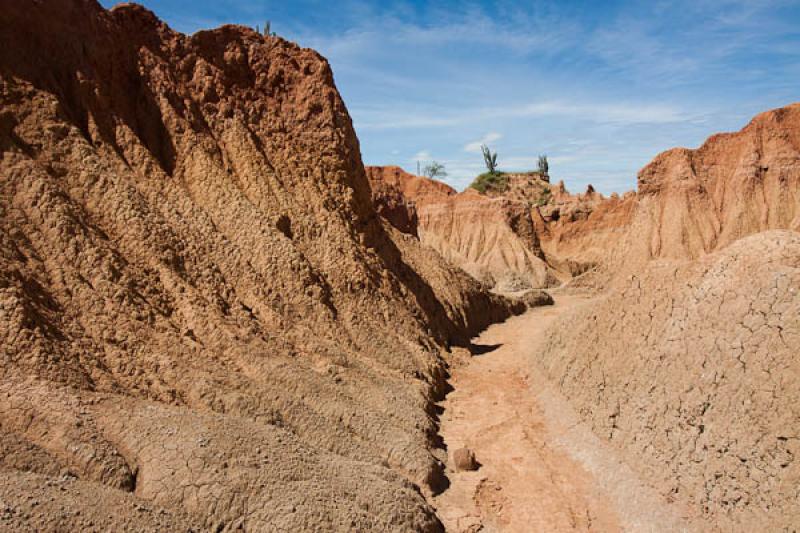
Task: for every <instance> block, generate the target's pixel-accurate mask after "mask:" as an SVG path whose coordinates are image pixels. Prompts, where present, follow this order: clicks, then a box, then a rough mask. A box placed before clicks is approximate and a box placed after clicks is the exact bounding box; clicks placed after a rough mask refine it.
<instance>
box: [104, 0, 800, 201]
mask: <svg viewBox="0 0 800 533" xmlns="http://www.w3.org/2000/svg"><path fill="white" fill-rule="evenodd" d="M101 3H103V5H105V6H106V7H110V6H111V5H113V4H114V3H115V2H109V1H107V0H103V1H102V2H101ZM140 3H142V4H144V5H146V6H147V7H149V8H150V9H152V10H153V11H155V12H156V14H158V15H159V16H160V17H161V18H162V19H164V20H166V21H167V23H169V24H170V26H172V27H173V28H175V29H176V30H179V31H182V32H184V33H192V32H194V31H196V30H198V29H202V28H210V27H216V26H218V25H220V24H224V23H236V24H247V25H250V26H255V25H256V24H259V25H261V26H263V23H264V21H265V20H267V19H269V20H270V21H271V23H272V28H273V30H274V31H276V32H277V33H278V34H279V35H281V36H283V37H286V38H288V39H291V40H294V41H297V42H298V43H300V44H301V45H303V46H308V47H312V48H315V49H317V50H319V51H320V52H321V53H322V54H323V55H324V56H326V57H327V58H328V60H329V61H330V63H331V65H332V67H333V72H334V76H335V79H336V83H337V86H338V87H339V90H340V92H341V93H342V96H343V97H344V100H345V102H346V103H347V106H348V109H349V110H350V114H351V115H352V117H353V121H354V123H355V127H356V131H357V133H358V136H359V139H360V141H361V150H362V154H363V157H364V162H365V163H366V164H375V165H377V164H396V165H400V166H402V167H404V168H406V169H407V170H409V171H415V169H416V161H417V160H420V161H422V162H423V164H424V163H425V162H426V161H429V160H431V159H435V160H437V161H440V162H442V163H444V164H445V166H446V168H447V170H448V172H449V176H448V178H447V179H446V181H448V182H449V183H450V184H451V185H453V186H455V187H456V188H459V189H461V188H463V187H465V186H467V185H468V184H469V182H470V181H471V179H472V177H474V176H475V175H476V174H478V173H480V172H481V171H483V170H484V169H483V163H482V159H481V155H480V150H479V149H478V146H479V145H480V143H481V142H486V143H487V144H489V146H490V147H492V148H493V149H494V150H496V151H497V152H498V153H499V156H498V162H499V167H500V169H501V170H524V169H532V168H534V167H535V164H536V158H537V156H538V155H539V154H540V153H545V154H547V155H548V157H549V160H550V170H551V176H552V178H553V179H554V180H559V179H563V180H564V181H565V182H566V184H567V188H568V189H570V190H573V191H581V190H583V189H584V188H585V187H586V185H587V184H589V183H592V184H593V185H594V186H595V188H597V189H598V190H600V191H601V192H604V193H609V192H612V191H619V192H622V191H625V190H628V189H632V188H634V187H635V185H636V173H637V171H638V169H639V168H641V167H642V166H643V165H645V164H646V163H647V162H648V161H649V160H650V159H651V158H652V157H653V156H655V155H656V154H657V153H659V152H660V151H662V150H665V149H667V148H670V147H673V146H689V147H695V146H698V145H699V144H701V143H702V141H703V140H704V139H705V138H706V137H707V136H709V135H711V134H712V133H715V132H718V131H730V130H737V129H739V128H741V127H742V126H744V125H745V124H746V123H747V121H748V120H749V119H750V117H752V116H753V115H755V114H756V113H758V112H761V111H764V110H767V109H770V108H773V107H778V106H781V105H785V104H788V103H791V102H796V101H800V0H785V1H782V0H716V1H712V0H693V1H689V0H687V1H677V2H666V1H658V0H655V1H643V2H623V1H608V2H604V1H587V2H577V1H576V2H568V1H552V2H551V1H534V2H503V1H500V2H419V1H407V2H377V1H375V2H355V1H347V0H345V1H342V2H326V1H320V0H302V1H286V0H284V1H273V0H262V1H248V0H194V1H192V2H186V1H185V0H142V1H141V2H140Z"/></svg>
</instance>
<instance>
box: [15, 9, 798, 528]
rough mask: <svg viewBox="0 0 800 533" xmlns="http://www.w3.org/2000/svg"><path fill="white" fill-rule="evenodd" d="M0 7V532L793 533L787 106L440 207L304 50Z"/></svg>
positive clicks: (126, 15) (125, 20)
mask: <svg viewBox="0 0 800 533" xmlns="http://www.w3.org/2000/svg"><path fill="white" fill-rule="evenodd" d="M0 12H2V13H3V22H4V23H3V24H2V26H0V178H2V179H1V180H0V240H1V241H2V247H0V335H2V339H3V341H2V344H0V346H2V351H0V357H1V358H2V364H0V529H2V530H9V531H25V530H35V531H64V530H70V531H72V530H85V531H107V530H131V531H134V530H135V531H163V530H214V531H226V530H235V529H246V530H255V531H260V530H291V531H305V530H314V531H319V530H323V531H327V530H348V531H349V530H376V531H385V530H390V531H441V530H442V529H443V526H444V525H446V526H448V527H450V528H452V529H455V530H459V529H463V530H466V531H476V530H479V529H481V528H483V530H504V529H505V530H517V531H526V530H529V529H530V528H531V527H537V528H539V529H544V530H604V531H605V530H615V529H625V530H644V531H651V530H678V531H680V530H684V529H692V528H698V529H700V530H709V529H710V530H725V531H728V530H739V531H753V530H787V531H791V530H795V529H797V528H798V526H800V507H799V506H798V501H800V493H798V490H797V487H798V486H800V471H798V463H797V461H796V460H795V458H796V457H797V456H798V454H800V448H798V442H799V441H798V435H797V434H796V432H795V431H794V428H796V427H798V423H799V422H800V413H798V412H797V405H800V387H798V384H799V383H800V368H798V360H797V354H798V353H800V322H798V321H799V320H800V307H798V305H800V296H798V295H799V294H800V278H798V272H800V234H799V233H798V230H800V191H798V187H800V105H794V106H789V107H786V108H783V109H779V110H775V111H771V112H768V113H765V114H762V115H759V116H758V117H756V118H755V119H754V120H753V121H752V122H751V124H750V125H748V126H747V127H745V128H744V129H743V130H742V131H741V132H737V133H733V134H724V135H717V136H714V137H712V138H710V139H709V140H708V141H707V142H706V144H704V145H703V146H702V147H701V148H699V149H697V150H686V149H676V150H671V151H669V152H665V153H664V154H662V155H660V156H659V157H657V158H656V159H655V160H654V162H653V163H651V164H650V165H648V166H647V167H645V169H643V170H642V172H641V173H640V175H639V190H638V191H637V193H628V194H626V195H624V196H622V197H617V196H612V197H611V198H604V197H602V196H601V195H599V194H598V193H596V192H594V191H593V190H587V191H586V192H585V193H583V194H575V195H573V194H569V193H567V191H566V190H565V188H564V187H563V184H559V185H552V184H550V183H549V182H548V181H547V180H544V179H542V178H541V177H540V176H538V175H533V174H519V175H513V176H511V177H510V182H509V188H508V189H507V190H506V191H505V192H503V193H502V194H498V193H491V194H488V195H483V194H480V193H478V192H476V191H467V192H464V193H458V194H456V193H455V192H454V191H453V190H452V189H450V188H449V187H447V186H445V185H443V184H439V183H437V182H434V181H431V180H427V179H426V178H420V177H417V176H411V175H409V174H406V173H404V172H402V171H401V170H400V169H397V168H391V167H389V168H379V169H369V170H368V171H365V169H364V167H363V164H362V161H361V157H360V153H359V144H358V139H357V138H356V136H355V133H354V131H353V127H352V124H351V121H350V118H349V115H348V113H347V110H346V108H345V105H344V103H343V102H342V100H341V97H340V96H339V94H338V92H337V90H336V87H335V84H334V82H333V75H332V73H331V70H330V67H329V65H328V64H327V62H326V61H325V60H324V59H323V58H322V57H320V56H319V55H318V54H317V53H316V52H314V51H312V50H308V49H303V48H300V47H298V46H297V45H294V44H292V43H289V42H286V41H284V40H282V39H280V38H277V37H270V36H263V35H260V34H258V33H256V32H254V31H252V30H251V29H249V28H245V27H238V26H224V27H222V28H219V29H216V30H211V31H201V32H198V33H196V34H195V35H193V36H191V37H189V36H185V35H181V34H178V33H176V32H173V31H172V30H171V29H169V28H168V27H167V26H166V25H164V24H163V23H161V22H160V21H159V20H158V19H157V18H156V17H155V16H154V15H153V14H152V13H150V12H149V11H147V10H146V9H144V8H142V7H139V6H135V5H122V6H119V7H117V8H115V9H113V10H111V11H105V10H103V9H102V8H101V7H100V6H99V4H97V3H96V2H95V1H94V0H46V1H34V0H31V1H30V2H18V1H12V0H0ZM545 189H547V190H549V191H550V192H549V193H545V192H544V191H545ZM373 202H374V205H373ZM379 213H380V215H382V216H379V215H378V214H379ZM457 267H462V268H457ZM464 271H467V272H469V273H470V274H472V276H470V275H468V274H467V273H465V272H464ZM474 278H477V279H478V280H480V282H482V284H481V283H479V282H478V281H476V280H475V279H474ZM562 281H568V285H569V286H571V287H572V289H570V290H563V291H558V292H556V293H555V300H556V305H555V306H554V307H548V308H546V309H533V310H531V311H528V313H527V314H525V315H523V316H519V317H515V318H513V319H511V320H509V321H508V322H506V323H505V324H502V325H498V326H496V327H494V328H492V329H489V330H488V331H486V332H485V333H484V334H483V335H482V336H481V337H480V338H479V339H477V340H476V341H475V343H473V342H472V341H471V337H473V336H474V335H477V334H478V333H479V332H480V331H481V330H482V329H484V328H485V327H486V326H488V325H489V324H491V323H492V322H497V321H502V320H504V319H506V318H508V317H509V316H510V315H512V314H518V313H520V312H522V310H523V309H524V308H526V307H537V306H540V305H543V304H547V303H550V298H549V297H548V296H547V295H546V294H544V293H542V292H527V293H525V294H523V295H522V296H521V297H519V298H518V299H517V300H516V301H513V302H512V301H510V300H507V299H505V298H503V297H501V296H497V295H493V294H489V293H487V292H486V291H485V290H484V288H483V286H492V287H493V288H495V289H496V290H497V291H501V292H502V291H511V292H519V291H518V289H526V288H528V287H536V286H548V285H553V284H556V283H559V282H562ZM587 287H592V288H595V289H602V291H596V292H594V293H593V294H592V298H589V299H583V298H577V297H576V296H575V295H574V294H572V292H574V290H580V289H581V288H587ZM571 291H572V292H571ZM471 354H474V355H475V356H476V357H471ZM450 373H452V378H451V382H450V384H449V385H448V383H447V382H446V379H447V377H448V376H449V375H450ZM449 386H453V387H455V391H454V392H452V393H451V395H450V396H448V397H447V398H446V399H444V396H445V392H446V391H447V390H448V387H449ZM443 399H444V401H443V403H441V404H440V405H439V406H437V405H436V404H437V402H440V401H442V400H443ZM440 407H444V413H443V415H442V425H441V428H440V422H439V413H440V411H441V409H440ZM440 430H441V431H440ZM445 446H446V447H447V449H445ZM462 447H466V448H467V449H468V450H469V451H468V452H467V451H465V452H460V453H459V456H460V457H461V458H462V460H461V461H460V465H461V468H459V469H457V468H454V467H455V466H456V465H455V464H454V460H453V459H454V458H453V453H450V454H449V455H448V453H447V452H448V451H449V452H455V451H456V450H458V449H460V448H462ZM470 452H472V453H473V454H474V458H475V460H476V463H474V464H473V463H471V461H469V460H464V459H463V458H464V457H467V458H469V457H471V456H470ZM475 467H477V470H473V468H475ZM446 470H447V471H446ZM446 475H447V476H448V477H449V481H448V480H447V479H445V476H446ZM448 483H449V487H450V488H449V489H447V490H444V491H443V489H445V488H447V486H448ZM443 523H444V524H443Z"/></svg>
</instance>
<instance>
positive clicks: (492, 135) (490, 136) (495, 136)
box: [464, 131, 503, 153]
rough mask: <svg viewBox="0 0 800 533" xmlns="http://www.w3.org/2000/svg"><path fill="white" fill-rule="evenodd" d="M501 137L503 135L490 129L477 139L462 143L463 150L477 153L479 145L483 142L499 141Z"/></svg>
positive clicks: (479, 149)
mask: <svg viewBox="0 0 800 533" xmlns="http://www.w3.org/2000/svg"><path fill="white" fill-rule="evenodd" d="M502 138H503V136H502V135H501V134H499V133H497V132H496V131H490V132H489V133H487V134H486V135H484V136H483V137H481V138H480V139H478V140H477V141H472V142H471V143H467V144H466V145H464V151H465V152H474V153H479V152H480V151H481V146H483V145H484V144H489V143H493V142H495V141H499V140H500V139H502Z"/></svg>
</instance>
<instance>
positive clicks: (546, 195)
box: [536, 189, 553, 207]
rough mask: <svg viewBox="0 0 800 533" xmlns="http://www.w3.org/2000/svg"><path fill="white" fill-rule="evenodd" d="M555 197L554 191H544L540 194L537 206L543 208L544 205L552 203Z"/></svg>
mask: <svg viewBox="0 0 800 533" xmlns="http://www.w3.org/2000/svg"><path fill="white" fill-rule="evenodd" d="M552 197H553V191H551V190H550V189H543V190H542V192H541V193H540V194H539V198H538V199H537V200H536V206H537V207H542V206H543V205H545V204H547V203H548V202H550V199H551V198H552Z"/></svg>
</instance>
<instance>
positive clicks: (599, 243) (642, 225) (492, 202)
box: [370, 104, 800, 288]
mask: <svg viewBox="0 0 800 533" xmlns="http://www.w3.org/2000/svg"><path fill="white" fill-rule="evenodd" d="M799 159H800V104H794V105H790V106H787V107H784V108H781V109H776V110H773V111H768V112H766V113H763V114H761V115H759V116H757V117H755V118H754V119H753V120H752V121H751V123H750V124H748V125H747V126H746V127H745V128H743V129H742V130H741V131H739V132H736V133H725V134H718V135H714V136H712V137H711V138H709V139H708V140H707V141H706V143H705V144H703V146H701V147H700V148H698V149H696V150H689V149H686V148H676V149H673V150H669V151H667V152H664V153H662V154H660V155H659V156H658V157H656V158H655V159H654V160H653V161H652V162H651V163H650V164H649V165H647V166H646V167H645V168H643V169H642V170H641V172H640V173H639V177H638V190H637V191H636V192H629V193H626V194H624V195H623V196H621V197H620V196H619V195H616V194H614V195H612V196H611V197H610V198H605V197H603V196H602V195H601V194H599V193H597V192H596V191H594V189H593V188H592V187H591V186H589V188H588V190H587V191H586V192H585V193H582V194H570V193H568V192H567V191H566V189H565V187H564V184H563V182H562V183H559V184H557V185H552V184H550V183H549V181H548V180H546V179H543V178H542V177H541V176H539V175H538V174H536V173H528V174H510V175H509V176H508V187H507V188H506V190H504V191H502V192H499V191H496V190H492V191H490V192H488V193H487V194H480V193H477V192H476V191H473V190H467V191H465V192H463V193H460V194H457V195H440V196H433V197H431V195H427V196H426V198H425V199H424V200H418V199H417V195H416V194H417V193H416V191H415V190H413V189H411V190H405V191H404V190H403V189H402V188H400V192H405V194H406V197H407V199H408V202H410V203H420V204H424V206H425V207H424V208H422V207H417V209H416V211H417V216H418V219H419V221H418V223H417V225H418V227H419V229H418V232H419V235H420V240H422V241H423V243H425V244H428V245H429V246H432V247H433V248H435V249H437V250H438V251H439V252H440V253H441V254H442V255H443V256H444V257H445V258H447V259H448V260H449V261H451V262H452V263H454V264H456V265H458V266H461V267H462V268H463V269H464V270H466V271H467V272H469V273H470V274H472V275H473V276H475V277H476V278H478V279H479V280H481V281H483V282H485V283H488V284H489V285H493V286H495V285H498V284H500V282H501V280H505V279H509V278H522V280H523V283H524V284H526V285H531V286H534V287H536V286H547V285H549V284H552V283H553V280H555V279H558V280H560V281H564V280H566V279H569V278H570V277H574V276H579V275H580V274H582V273H584V272H587V271H590V270H591V271H596V272H594V273H593V275H592V281H591V282H592V283H596V282H600V284H601V285H605V283H606V282H607V281H608V279H609V277H610V275H611V274H613V273H615V272H618V271H619V270H620V269H632V270H636V269H640V268H642V267H643V266H644V265H645V264H646V263H647V262H648V261H649V260H651V259H653V258H661V257H665V258H697V257H700V256H701V255H703V254H705V253H708V252H711V251H713V250H717V249H720V248H721V247H724V246H726V245H728V244H730V243H731V242H733V241H735V240H736V239H739V238H741V237H744V236H747V235H750V234H752V233H757V232H760V231H765V230H768V229H792V230H795V231H797V230H798V229H800V207H798V206H800V165H799V164H798V160H799ZM380 168H381V167H375V170H371V171H370V172H372V173H373V175H374V176H376V177H380V176H382V175H383V174H382V173H381V172H380ZM412 178H413V180H414V181H420V180H423V181H424V180H426V178H419V177H416V176H409V178H406V179H407V180H410V179H412ZM375 181H376V180H375V179H374V180H373V182H375ZM427 181H429V182H430V181H431V180H427ZM431 187H432V186H431V185H428V187H427V188H428V189H430V188H431ZM545 190H549V191H550V192H549V193H548V194H547V195H546V196H545V195H543V192H544V191H545ZM597 274H600V275H599V276H598V275H597ZM500 288H502V286H501V287H500Z"/></svg>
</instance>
